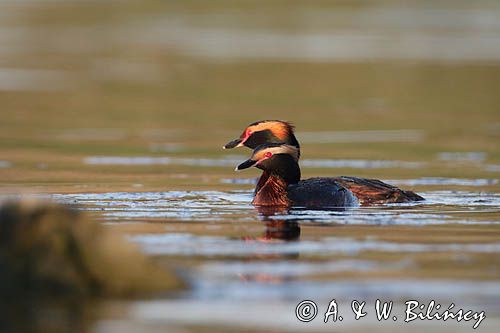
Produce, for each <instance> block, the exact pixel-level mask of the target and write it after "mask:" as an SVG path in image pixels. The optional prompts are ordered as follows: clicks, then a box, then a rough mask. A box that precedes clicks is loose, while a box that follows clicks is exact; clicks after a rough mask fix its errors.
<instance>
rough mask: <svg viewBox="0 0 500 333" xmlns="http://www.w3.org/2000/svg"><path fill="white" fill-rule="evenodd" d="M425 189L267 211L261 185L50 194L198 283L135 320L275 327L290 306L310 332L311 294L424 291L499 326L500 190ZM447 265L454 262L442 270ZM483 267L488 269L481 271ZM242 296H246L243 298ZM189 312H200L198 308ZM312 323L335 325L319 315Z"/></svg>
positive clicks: (148, 306)
mask: <svg viewBox="0 0 500 333" xmlns="http://www.w3.org/2000/svg"><path fill="white" fill-rule="evenodd" d="M252 181H253V180H248V179H247V180H245V181H242V183H251V182H252ZM398 182H399V183H401V184H426V185H430V186H441V187H442V186H443V185H444V186H447V185H449V184H453V185H467V186H484V185H487V184H490V183H496V180H491V179H490V180H484V179H476V180H473V179H470V180H457V179H444V178H429V179H414V180H405V181H393V183H398ZM236 183H238V182H236ZM421 194H422V195H423V196H424V197H425V198H426V200H425V201H423V202H416V203H409V204H390V205H380V206H374V207H361V208H350V209H345V210H337V211H335V210H333V211H332V210H305V209H291V210H269V209H257V208H255V207H253V206H251V205H250V201H251V198H252V192H251V191H250V190H234V191H170V192H135V193H134V192H111V193H80V194H54V195H52V196H51V197H52V198H53V199H55V200H57V201H59V202H62V203H70V204H78V205H79V207H80V208H81V209H83V210H86V211H90V212H99V215H98V217H99V218H100V219H102V220H103V222H104V223H105V224H106V225H109V227H116V228H123V229H124V230H126V231H127V232H128V233H129V235H130V236H129V237H130V239H131V240H132V241H133V242H135V243H137V244H139V245H140V247H141V248H142V249H143V250H144V251H145V252H146V253H148V254H150V255H153V256H155V257H159V258H163V259H164V260H167V261H170V262H171V261H173V262H175V263H176V266H177V267H178V269H179V270H180V272H182V274H183V276H185V277H186V278H187V279H188V281H189V282H190V285H191V287H190V290H189V291H187V292H185V293H182V294H181V295H179V296H178V298H176V299H169V300H160V301H146V302H136V303H133V307H132V308H129V310H130V311H131V317H130V318H129V319H128V320H133V322H135V323H136V324H137V322H141V321H143V320H145V321H148V322H149V321H154V322H157V323H163V324H165V325H167V323H170V324H169V325H174V327H175V325H181V326H182V325H191V324H195V323H197V324H202V325H216V326H217V325H220V324H224V325H226V324H228V325H233V326H234V327H240V329H243V328H245V327H260V328H261V329H273V328H274V329H276V328H277V327H278V326H279V325H277V322H276V317H275V316H274V315H271V313H273V312H274V309H280V311H282V312H281V313H280V314H279V315H278V317H279V318H281V319H280V320H281V321H280V325H281V326H279V327H281V328H284V327H285V328H286V329H288V330H300V326H297V322H296V321H295V318H294V317H293V316H292V314H293V309H294V306H295V305H296V303H298V302H299V301H300V300H302V299H313V300H315V301H317V302H319V304H322V303H324V305H325V306H326V304H327V303H328V301H329V300H330V299H331V298H335V299H337V300H339V302H341V303H342V302H343V306H344V307H347V308H349V302H350V300H352V299H358V298H359V299H363V300H372V301H373V300H375V299H377V298H380V297H383V298H387V299H393V300H394V301H395V302H396V307H401V306H402V305H401V303H399V302H402V301H404V300H405V299H411V298H418V299H419V300H430V299H437V300H438V301H439V302H442V303H446V302H448V304H449V303H451V302H454V303H456V304H458V305H460V306H462V307H467V306H469V307H475V308H478V309H479V308H480V309H481V310H485V311H487V312H488V313H489V315H490V316H491V317H492V318H491V319H489V324H487V326H486V327H495V325H498V321H497V319H495V318H498V317H497V316H498V315H499V314H500V302H499V298H498V295H499V294H500V283H499V282H498V280H497V278H498V274H499V272H498V266H497V265H498V264H497V261H498V259H497V258H498V255H499V254H500V237H499V236H500V235H499V234H498V231H497V229H496V228H494V229H491V227H493V226H495V225H498V224H500V220H499V215H500V194H498V193H488V192H480V191H465V190H457V191H448V190H429V191H426V192H423V193H421ZM419 235H420V236H419ZM481 258H490V259H488V260H490V264H486V266H482V265H484V264H481V262H482V260H484V259H481ZM163 259H162V260H163ZM443 260H445V261H443ZM444 262H446V267H441V265H443V263H444ZM477 265H480V266H482V268H481V269H483V270H484V269H485V270H489V272H488V273H486V275H484V273H485V272H482V273H478V272H476V273H474V270H475V269H476V268H475V267H478V266H477ZM466 276H467V277H466ZM417 277H419V278H418V279H416V278H417ZM234 301H238V302H239V304H241V305H240V306H236V307H235V306H234V305H232V304H233V302H234ZM243 304H246V305H247V306H248V307H251V308H252V310H251V311H252V313H253V316H251V317H250V316H249V317H248V318H247V321H246V322H245V323H243V322H239V321H234V320H231V319H230V318H228V317H226V316H225V315H223V314H227V316H229V317H233V316H238V315H241V314H242V313H243V312H244V311H247V310H248V309H247V308H246V307H245V306H244V305H243ZM183 309H184V310H183ZM183 311H197V317H196V318H193V317H189V316H187V315H186V314H185V313H184V312H183ZM287 313H288V314H289V315H286V314H287ZM131 318H132V319H131ZM256 318H258V319H256ZM370 322H373V318H372V319H370V320H368V321H367V322H364V323H357V322H353V321H352V320H351V321H348V324H346V325H354V326H353V327H360V328H362V327H364V325H367V324H368V323H370ZM115 324H116V323H115ZM117 327H120V326H119V325H118V326H117ZM311 327H314V328H315V329H318V330H320V331H323V330H325V331H328V326H326V327H325V326H321V325H319V324H318V323H315V324H313V326H311ZM347 327H350V326H347ZM396 327H397V326H396ZM467 327H468V326H466V325H458V326H457V325H453V324H452V325H451V326H449V328H450V329H451V328H453V329H458V330H460V329H462V330H464V331H465V330H466V329H467ZM108 328H109V327H108ZM111 328H114V329H116V327H115V326H113V325H111Z"/></svg>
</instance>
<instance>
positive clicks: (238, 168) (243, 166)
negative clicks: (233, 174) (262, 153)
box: [234, 160, 257, 171]
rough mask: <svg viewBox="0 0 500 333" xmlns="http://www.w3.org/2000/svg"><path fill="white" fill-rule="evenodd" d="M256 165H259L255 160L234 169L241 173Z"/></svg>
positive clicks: (247, 161)
mask: <svg viewBox="0 0 500 333" xmlns="http://www.w3.org/2000/svg"><path fill="white" fill-rule="evenodd" d="M255 163H257V161H254V160H246V161H245V162H243V163H241V164H240V165H238V166H237V167H236V169H234V170H235V171H240V170H243V169H248V168H250V167H251V166H253V165H255Z"/></svg>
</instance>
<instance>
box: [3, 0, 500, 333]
mask: <svg viewBox="0 0 500 333" xmlns="http://www.w3.org/2000/svg"><path fill="white" fill-rule="evenodd" d="M499 87H500V5H499V4H498V3H497V1H474V2H470V1H453V2H440V3H438V4H435V3H433V2H421V1H418V2H408V3H405V4H401V3H399V2H392V1H356V2H352V3H350V2H340V3H339V2H328V1H325V2H323V1H322V2H318V3H310V2H308V1H296V2H293V3H292V4H290V3H288V2H284V1H279V0H272V1H267V2H266V3H260V2H252V1H211V2H210V3H208V2H205V1H140V2H138V1H128V0H127V1H101V2H94V1H92V2H89V1H67V2H66V1H65V2H55V1H5V2H2V3H1V4H0V105H2V108H1V109H0V116H1V119H2V121H0V198H5V197H12V196H15V197H17V196H22V195H28V196H36V197H43V198H50V199H52V200H54V201H56V202H60V203H64V204H72V205H75V206H76V207H78V209H81V210H83V211H86V212H87V213H88V214H90V215H91V216H93V217H95V218H96V219H98V220H99V221H101V222H102V223H103V225H105V226H106V227H107V228H110V229H113V230H117V231H123V232H125V233H126V234H127V236H128V237H129V239H130V241H131V242H134V243H136V244H138V245H139V246H140V248H141V249H142V250H143V251H144V252H145V253H147V254H148V255H150V256H151V257H153V258H154V259H155V260H158V261H159V262H160V263H161V264H165V265H168V266H170V267H173V268H174V269H175V270H176V271H177V272H178V273H179V275H180V276H182V277H183V278H184V279H185V280H186V281H187V282H188V284H189V288H188V289H187V290H186V291H182V292H179V293H176V294H169V295H157V296H156V297H154V298H151V299H139V300H95V301H92V302H89V303H87V302H85V303H83V302H75V301H69V302H62V303H54V302H52V301H50V300H40V301H37V302H30V303H29V304H24V303H23V302H21V301H20V302H19V304H17V302H13V303H12V304H4V303H2V304H0V305H1V311H0V312H1V313H2V317H4V318H1V319H2V322H3V323H4V326H7V327H10V328H11V329H10V331H23V332H47V331H53V332H66V331H72V332H74V331H81V332H128V331H129V332H160V331H161V332H163V331H168V332H212V331H217V332H226V331H227V332H256V331H261V332H282V331H290V332H303V331H318V332H331V331H353V332H356V331H359V332H365V331H366V330H370V331H380V332H387V331H396V330H402V329H404V330H405V331H408V332H413V331H414V332H421V331H423V330H425V331H431V330H432V331H437V330H439V331H449V332H457V331H459V332H470V331H471V330H472V326H473V325H474V322H475V321H474V320H472V321H468V322H464V321H462V322H460V323H457V322H456V321H452V320H448V321H446V322H443V321H436V320H433V321H418V320H416V321H414V322H411V323H404V322H403V320H404V302H405V301H407V300H412V299H416V300H419V301H421V302H422V303H425V304H427V303H428V302H429V301H430V300H435V301H436V302H437V303H439V304H441V306H442V308H443V309H446V308H448V307H449V306H450V304H451V303H454V304H455V309H459V308H461V309H464V310H469V309H471V310H473V311H478V312H480V311H485V313H486V319H485V320H484V321H483V322H482V323H481V324H480V327H479V329H478V331H483V332H498V331H499V330H500V184H499V179H500V149H499V144H498V142H500V141H499V140H500V113H499V106H500V97H499V96H500V95H499V94H498V90H499ZM267 118H277V119H285V120H291V121H293V122H294V124H295V125H296V128H297V137H298V139H299V141H300V142H301V146H302V148H303V149H302V160H301V167H302V171H303V174H304V177H312V176H320V175H321V176H339V175H346V176H359V177H371V178H377V179H382V180H384V181H387V182H389V183H391V184H394V185H397V186H400V187H402V188H405V189H412V190H414V191H417V192H418V193H419V194H421V195H422V196H423V197H425V198H426V200H425V201H423V202H417V203H411V204H391V205H380V206H373V207H361V208H351V209H345V210H304V209H291V210H270V209H257V208H255V207H253V206H252V205H251V204H250V202H251V200H252V190H253V187H254V186H255V185H254V184H255V178H256V177H257V176H258V171H257V170H248V171H245V172H241V173H235V172H233V169H234V167H235V166H236V165H237V164H239V163H240V162H241V161H243V160H245V159H247V158H248V156H249V154H250V151H249V150H247V149H243V148H240V149H236V150H231V151H224V150H222V149H221V147H222V145H223V144H225V143H227V142H228V141H229V140H231V139H233V138H235V137H236V136H239V134H240V133H241V131H242V130H243V129H244V127H245V126H246V125H247V124H248V123H250V122H253V121H256V120H260V119H267ZM332 299H336V300H337V301H338V303H339V309H340V315H342V316H343V321H342V322H336V323H332V322H330V323H328V324H325V323H323V318H322V317H323V314H324V313H325V312H326V309H327V306H328V304H329V302H330V301H331V300H332ZM376 299H381V300H383V301H389V300H392V301H394V302H395V305H394V307H395V310H394V314H395V315H397V320H396V321H394V320H393V319H392V318H390V319H389V320H387V322H385V321H384V322H379V321H377V319H376V316H375V313H374V304H375V301H376ZM302 300H312V301H314V302H316V303H317V305H318V308H319V314H318V317H317V318H316V319H315V320H313V321H312V322H309V323H303V322H300V321H298V320H297V318H296V316H295V308H296V306H297V304H298V303H299V302H300V301H302ZM353 300H358V301H360V302H362V301H366V302H367V305H366V308H365V309H366V311H367V312H368V315H367V316H366V317H365V318H362V319H360V320H354V316H353V314H352V311H351V301H353ZM5 323H6V324H5Z"/></svg>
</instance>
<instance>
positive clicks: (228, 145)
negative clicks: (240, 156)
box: [222, 139, 243, 149]
mask: <svg viewBox="0 0 500 333" xmlns="http://www.w3.org/2000/svg"><path fill="white" fill-rule="evenodd" d="M242 141H243V140H242V139H236V140H233V141H230V142H228V143H226V145H225V146H224V147H222V148H223V149H231V148H234V147H241V146H242V145H243V144H242V143H241V142H242Z"/></svg>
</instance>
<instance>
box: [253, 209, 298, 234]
mask: <svg viewBox="0 0 500 333" xmlns="http://www.w3.org/2000/svg"><path fill="white" fill-rule="evenodd" d="M256 209H257V211H258V212H259V215H260V217H261V219H262V221H263V222H264V224H265V226H266V231H265V233H264V234H263V236H262V238H263V239H266V240H271V239H279V240H284V241H297V240H299V238H300V226H299V223H298V221H290V220H275V219H273V218H272V217H273V216H276V215H288V214H289V212H290V210H289V209H288V208H286V207H263V206H261V207H256Z"/></svg>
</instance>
